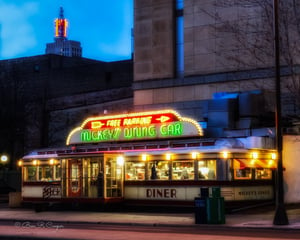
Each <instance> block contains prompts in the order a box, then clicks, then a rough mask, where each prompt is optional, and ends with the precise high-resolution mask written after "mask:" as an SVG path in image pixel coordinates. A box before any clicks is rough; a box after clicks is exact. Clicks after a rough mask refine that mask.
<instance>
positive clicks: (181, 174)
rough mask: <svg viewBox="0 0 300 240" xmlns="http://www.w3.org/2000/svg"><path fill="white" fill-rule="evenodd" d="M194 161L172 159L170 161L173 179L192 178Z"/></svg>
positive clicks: (193, 175)
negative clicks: (171, 161) (172, 160)
mask: <svg viewBox="0 0 300 240" xmlns="http://www.w3.org/2000/svg"><path fill="white" fill-rule="evenodd" d="M194 171H195V168H194V161H185V160H182V161H174V162H173V163H172V179H173V180H194V177H195V174H194Z"/></svg>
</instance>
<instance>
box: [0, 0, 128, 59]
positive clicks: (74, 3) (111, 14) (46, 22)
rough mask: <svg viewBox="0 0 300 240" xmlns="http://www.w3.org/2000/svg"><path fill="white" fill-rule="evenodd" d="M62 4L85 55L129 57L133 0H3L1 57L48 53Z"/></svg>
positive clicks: (0, 2)
mask: <svg viewBox="0 0 300 240" xmlns="http://www.w3.org/2000/svg"><path fill="white" fill-rule="evenodd" d="M60 7H63V9H64V16H65V18H66V19H67V20H68V22H69V28H68V39H69V40H75V41H79V42H81V46H82V52H83V53H82V55H83V57H85V58H91V59H96V60H101V61H117V60H124V59H130V56H131V51H132V49H131V48H132V46H131V45H132V43H131V42H132V39H131V38H132V36H131V29H132V28H133V0H0V36H1V38H0V60H4V59H11V58H19V57H30V56H35V55H41V54H45V49H46V43H51V42H54V20H55V18H57V17H58V15H59V8H60Z"/></svg>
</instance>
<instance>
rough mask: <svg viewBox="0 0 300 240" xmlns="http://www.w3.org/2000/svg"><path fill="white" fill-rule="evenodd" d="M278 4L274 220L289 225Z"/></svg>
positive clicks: (275, 22)
mask: <svg viewBox="0 0 300 240" xmlns="http://www.w3.org/2000/svg"><path fill="white" fill-rule="evenodd" d="M278 2H279V0H273V27H274V50H275V85H276V86H275V87H276V110H275V123H276V148H277V152H278V158H277V172H276V210H275V216H274V220H273V224H274V225H288V224H289V221H288V218H287V214H286V211H285V206H284V190H283V166H282V123H281V87H280V54H279V24H278Z"/></svg>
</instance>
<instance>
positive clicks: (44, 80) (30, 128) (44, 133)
mask: <svg viewBox="0 0 300 240" xmlns="http://www.w3.org/2000/svg"><path fill="white" fill-rule="evenodd" d="M0 69H1V72H0V83H1V86H2V87H1V89H0V101H1V112H0V114H1V116H0V117H1V122H2V124H1V126H0V133H1V139H0V149H1V151H2V152H6V153H7V154H8V155H9V157H10V159H11V161H10V164H11V167H15V161H16V159H18V158H20V157H21V156H22V155H24V153H26V152H28V151H29V150H32V149H36V148H41V147H48V146H62V145H64V144H65V139H66V136H67V133H68V131H69V130H70V129H72V127H73V126H74V125H76V124H77V123H78V122H80V121H82V119H83V118H86V117H87V116H91V115H95V114H97V115H99V114H100V113H104V112H108V113H112V112H120V111H124V109H126V110H127V111H128V110H131V108H132V95H133V94H132V88H131V84H132V61H131V60H127V61H118V62H110V63H107V62H100V61H95V60H91V59H86V58H72V57H64V56H59V55H51V54H48V55H41V56H33V57H28V58H17V59H10V60H2V61H0Z"/></svg>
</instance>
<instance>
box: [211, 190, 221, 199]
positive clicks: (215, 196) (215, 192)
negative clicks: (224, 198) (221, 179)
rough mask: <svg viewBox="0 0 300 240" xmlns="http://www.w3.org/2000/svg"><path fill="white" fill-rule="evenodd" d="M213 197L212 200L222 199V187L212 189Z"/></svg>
mask: <svg viewBox="0 0 300 240" xmlns="http://www.w3.org/2000/svg"><path fill="white" fill-rule="evenodd" d="M211 196H212V198H220V197H221V188H220V187H212V188H211Z"/></svg>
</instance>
